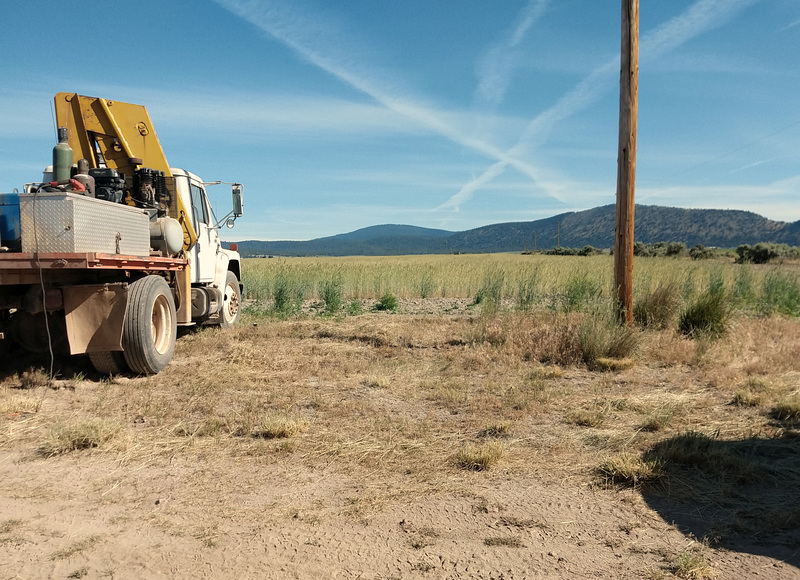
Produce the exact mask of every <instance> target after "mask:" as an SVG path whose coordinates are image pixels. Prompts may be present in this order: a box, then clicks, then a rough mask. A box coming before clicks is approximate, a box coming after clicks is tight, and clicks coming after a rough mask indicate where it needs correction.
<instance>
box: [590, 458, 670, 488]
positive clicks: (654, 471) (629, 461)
mask: <svg viewBox="0 0 800 580" xmlns="http://www.w3.org/2000/svg"><path fill="white" fill-rule="evenodd" d="M596 473H597V475H599V476H600V477H601V478H602V479H603V481H604V482H605V483H606V484H609V485H620V486H625V487H640V486H642V485H646V484H652V483H655V482H657V481H659V480H660V479H661V478H662V477H664V475H665V472H664V464H663V461H661V460H659V459H645V458H642V457H639V456H636V455H633V454H630V453H623V454H620V455H617V456H615V457H609V458H607V459H605V460H603V461H602V462H601V463H600V465H599V466H598V467H597V469H596Z"/></svg>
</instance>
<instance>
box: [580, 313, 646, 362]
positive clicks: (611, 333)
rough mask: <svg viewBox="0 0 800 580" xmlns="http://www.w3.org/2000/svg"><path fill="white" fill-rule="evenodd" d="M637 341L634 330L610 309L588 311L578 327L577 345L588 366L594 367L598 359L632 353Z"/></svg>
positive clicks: (623, 356)
mask: <svg viewBox="0 0 800 580" xmlns="http://www.w3.org/2000/svg"><path fill="white" fill-rule="evenodd" d="M638 343H639V334H638V333H637V332H636V330H635V329H633V328H630V327H629V326H625V325H622V324H620V323H619V322H618V321H617V319H616V317H615V316H614V315H613V314H612V313H611V312H610V310H609V311H607V312H605V311H596V312H590V313H588V314H587V315H586V317H585V318H584V319H583V321H582V322H581V324H580V326H579V327H578V345H579V348H580V351H581V353H582V356H583V362H585V363H586V365H587V366H588V367H589V368H595V367H596V366H597V362H598V360H599V359H604V358H611V359H621V358H625V357H628V356H630V355H632V354H633V353H634V351H635V350H636V347H637V346H638Z"/></svg>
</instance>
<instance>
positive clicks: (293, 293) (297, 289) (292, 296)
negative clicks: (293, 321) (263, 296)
mask: <svg viewBox="0 0 800 580" xmlns="http://www.w3.org/2000/svg"><path fill="white" fill-rule="evenodd" d="M272 298H273V300H274V301H275V304H274V310H275V311H276V312H277V313H279V314H291V313H293V312H296V311H298V310H300V306H301V304H302V303H303V288H302V286H301V285H299V284H297V283H294V284H293V283H292V282H291V281H290V280H289V279H288V278H287V277H286V276H285V275H284V274H282V273H281V274H279V275H278V276H277V277H276V278H275V283H274V285H273V287H272Z"/></svg>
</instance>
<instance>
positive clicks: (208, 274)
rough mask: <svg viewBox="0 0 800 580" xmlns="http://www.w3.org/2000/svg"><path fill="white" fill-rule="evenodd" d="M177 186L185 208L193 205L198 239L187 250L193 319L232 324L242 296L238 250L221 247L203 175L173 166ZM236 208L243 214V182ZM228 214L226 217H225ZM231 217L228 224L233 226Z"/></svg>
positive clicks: (237, 190) (238, 187)
mask: <svg viewBox="0 0 800 580" xmlns="http://www.w3.org/2000/svg"><path fill="white" fill-rule="evenodd" d="M170 172H171V173H172V176H173V178H174V179H175V189H176V191H177V192H178V195H179V196H180V197H181V200H182V201H183V205H184V207H187V208H191V212H192V215H191V216H190V220H191V222H192V225H193V226H194V229H195V233H196V234H197V241H196V242H195V244H194V245H193V246H192V247H191V248H190V249H189V251H188V252H187V254H188V256H187V257H188V259H189V266H190V271H191V284H192V319H193V320H196V321H199V322H203V323H206V324H220V325H222V326H223V327H228V326H232V325H233V324H234V323H235V322H236V320H237V319H238V317H239V310H240V306H241V305H240V303H239V297H240V295H241V285H240V282H239V280H240V276H241V270H240V262H241V258H240V256H239V253H238V252H236V251H234V250H227V249H225V248H223V247H222V241H221V239H220V235H219V230H220V228H221V225H222V220H220V221H217V220H216V218H215V216H214V212H213V209H212V207H211V204H210V202H209V200H208V196H207V195H206V188H205V186H206V184H205V183H204V182H203V180H202V179H200V177H198V176H197V175H195V174H194V173H191V172H189V171H185V170H183V169H178V168H174V167H171V168H170ZM232 190H233V200H234V209H233V211H232V212H231V213H230V214H228V215H233V216H234V217H237V216H239V215H241V185H239V184H233V188H232ZM226 218H228V216H225V218H223V219H226ZM230 223H231V222H230V220H228V224H229V225H230Z"/></svg>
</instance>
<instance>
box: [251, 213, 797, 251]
mask: <svg viewBox="0 0 800 580" xmlns="http://www.w3.org/2000/svg"><path fill="white" fill-rule="evenodd" d="M615 212H616V208H615V206H614V205H606V206H602V207H596V208H594V209H589V210H586V211H579V212H569V213H563V214H560V215H557V216H553V217H550V218H546V219H541V220H536V221H529V222H508V223H501V224H492V225H488V226H483V227H480V228H475V229H472V230H467V231H463V232H450V231H447V230H437V229H430V228H420V227H416V226H408V225H381V226H371V227H368V228H363V229H360V230H356V231H354V232H350V233H346V234H339V235H336V236H329V237H325V238H317V239H314V240H309V241H304V242H291V241H279V242H264V241H258V240H248V241H244V242H239V251H240V252H241V253H242V255H243V256H259V255H260V256H266V255H270V256H349V255H365V256H393V255H403V254H442V253H455V252H467V253H482V252H518V251H523V250H526V249H527V250H534V249H539V250H544V249H550V248H554V247H556V246H557V245H560V246H562V247H583V246H594V247H596V248H610V247H611V246H613V243H614V223H615V219H616V217H615ZM635 222H636V227H635V233H634V238H635V239H636V241H639V242H644V243H655V242H683V243H685V244H686V245H687V246H689V247H692V246H695V245H697V244H703V245H704V246H716V247H736V246H739V245H741V244H756V243H758V242H774V243H785V244H789V245H792V246H800V221H798V222H794V223H786V222H776V221H772V220H768V219H767V218H765V217H762V216H760V215H758V214H755V213H752V212H748V211H740V210H727V209H682V208H676V207H661V206H648V205H637V206H636V212H635Z"/></svg>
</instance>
